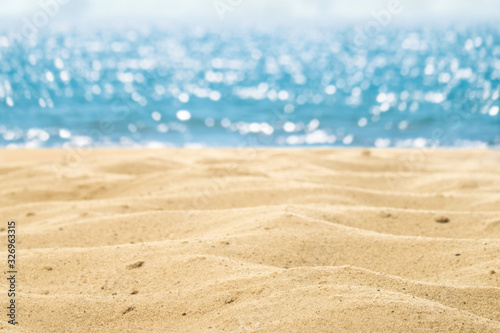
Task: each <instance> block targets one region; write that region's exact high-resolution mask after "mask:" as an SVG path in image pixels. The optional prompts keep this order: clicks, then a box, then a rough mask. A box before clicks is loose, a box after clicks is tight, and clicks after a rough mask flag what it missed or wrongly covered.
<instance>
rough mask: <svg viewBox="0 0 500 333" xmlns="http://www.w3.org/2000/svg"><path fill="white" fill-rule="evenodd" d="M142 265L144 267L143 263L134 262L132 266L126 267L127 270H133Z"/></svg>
mask: <svg viewBox="0 0 500 333" xmlns="http://www.w3.org/2000/svg"><path fill="white" fill-rule="evenodd" d="M142 265H144V261H138V262H135V263H133V264H130V265H128V266H127V268H128V269H134V268H139V267H141V266H142Z"/></svg>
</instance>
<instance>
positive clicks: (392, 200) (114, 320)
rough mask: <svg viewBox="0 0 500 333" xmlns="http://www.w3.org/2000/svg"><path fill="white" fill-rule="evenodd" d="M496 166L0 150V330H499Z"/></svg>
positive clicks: (425, 158)
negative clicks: (14, 254)
mask: <svg viewBox="0 0 500 333" xmlns="http://www.w3.org/2000/svg"><path fill="white" fill-rule="evenodd" d="M499 166H500V153H498V152H495V151H488V150H433V149H429V150H375V149H374V150H366V149H310V150H303V149H288V150H285V149H265V150H253V149H247V150H243V149H165V150H146V149H142V150H118V149H115V150H107V149H102V150H90V151H76V150H75V151H69V150H68V151H64V150H2V151H0V179H1V189H0V198H1V199H0V200H1V206H0V216H1V220H2V222H1V223H2V225H1V227H2V228H0V230H2V232H1V243H0V246H1V247H0V248H2V249H3V250H2V251H4V252H3V253H4V254H5V257H7V250H6V247H7V243H6V231H5V229H4V227H6V225H7V221H8V220H9V219H15V220H16V221H17V225H18V230H17V235H18V238H17V239H18V241H17V247H18V271H19V272H18V289H19V291H18V295H17V297H16V302H17V304H18V313H17V315H18V318H17V319H18V321H19V325H18V326H17V327H15V328H12V326H11V325H8V324H7V317H6V315H5V314H2V316H1V320H0V326H1V328H2V329H4V330H5V329H7V330H13V331H18V332H141V331H142V332H499V331H500V279H499V277H500V261H499V259H500V239H499V238H500V168H499ZM2 265H3V266H2V267H3V274H4V276H3V278H2V282H1V283H0V284H1V286H0V288H2V289H0V292H1V294H2V299H1V300H2V303H1V305H2V307H3V308H4V309H5V306H6V305H7V298H6V290H7V282H6V280H5V276H6V270H7V269H6V266H7V265H6V263H4V264H2ZM4 312H5V310H4Z"/></svg>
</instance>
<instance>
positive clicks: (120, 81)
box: [0, 0, 500, 148]
mask: <svg viewBox="0 0 500 333" xmlns="http://www.w3.org/2000/svg"><path fill="white" fill-rule="evenodd" d="M498 13H500V2H498V1H494V0H477V1H465V0H460V1H451V0H441V1H439V0H437V1H431V0H424V1H416V0H414V1H405V0H390V1H380V0H375V1H374V0H371V1H368V0H350V1H326V0H315V1H305V0H289V1H284V0H279V1H272V2H270V1H263V0H191V1H184V2H180V1H176V2H173V1H172V2H165V1H160V0H142V1H130V0H122V1H118V0H100V1H98V0H40V1H34V0H18V1H15V2H14V1H3V2H0V22H1V23H0V146H2V147H101V146H126V147H130V146H141V147H159V146H179V147H186V146H214V147H227V146H231V147H235V146H370V147H372V146H375V147H416V148H424V147H436V146H439V147H498V146H500V113H499V108H500V101H499V95H500V85H499V84H500V25H499V20H498V18H497V17H498Z"/></svg>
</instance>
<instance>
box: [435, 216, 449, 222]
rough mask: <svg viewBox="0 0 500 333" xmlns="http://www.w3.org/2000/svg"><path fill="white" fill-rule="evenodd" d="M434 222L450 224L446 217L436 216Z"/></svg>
mask: <svg viewBox="0 0 500 333" xmlns="http://www.w3.org/2000/svg"><path fill="white" fill-rule="evenodd" d="M434 221H436V222H439V223H448V222H450V219H449V218H447V217H446V216H436V217H435V218H434Z"/></svg>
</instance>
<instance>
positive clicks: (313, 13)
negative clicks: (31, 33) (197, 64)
mask: <svg viewBox="0 0 500 333" xmlns="http://www.w3.org/2000/svg"><path fill="white" fill-rule="evenodd" d="M57 1H58V2H60V3H61V4H60V5H59V6H60V8H59V10H60V11H59V12H58V13H57V18H58V19H64V18H72V17H74V16H78V17H89V18H96V17H110V16H112V17H160V18H161V17H193V18H200V17H202V18H208V19H210V18H214V19H217V13H216V9H215V8H214V4H216V5H217V4H218V5H219V11H220V10H223V9H224V8H226V9H228V10H227V11H225V12H224V13H223V15H224V16H226V17H233V18H237V19H247V18H248V19H252V18H267V19H269V18H271V19H272V18H280V19H295V18H313V19H315V18H318V19H319V18H321V19H329V18H332V19H337V18H358V19H359V18H361V19H362V18H365V17H368V16H370V14H371V13H372V11H380V10H383V9H386V8H387V7H388V3H389V2H390V1H391V0H342V1H339V0H0V16H1V17H5V18H12V19H16V18H22V17H30V15H34V13H36V12H37V11H38V10H40V8H41V3H51V2H57ZM392 1H399V2H400V3H401V7H402V12H401V13H400V14H398V18H403V19H405V18H422V17H423V18H476V19H477V18H495V17H496V16H498V15H499V14H500V1H499V0H392ZM231 4H232V5H233V6H230V5H231Z"/></svg>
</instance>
